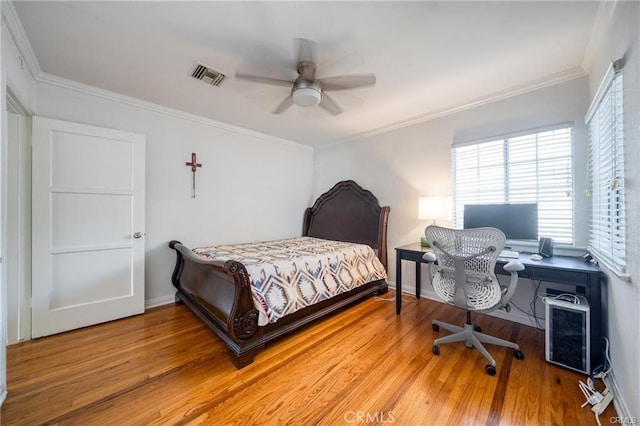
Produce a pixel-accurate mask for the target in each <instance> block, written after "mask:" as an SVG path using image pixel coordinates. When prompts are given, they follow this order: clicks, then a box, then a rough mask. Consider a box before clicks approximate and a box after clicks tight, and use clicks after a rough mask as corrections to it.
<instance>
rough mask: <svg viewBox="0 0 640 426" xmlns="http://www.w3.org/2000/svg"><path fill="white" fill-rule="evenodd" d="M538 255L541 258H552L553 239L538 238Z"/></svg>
mask: <svg viewBox="0 0 640 426" xmlns="http://www.w3.org/2000/svg"><path fill="white" fill-rule="evenodd" d="M538 254H539V255H540V256H542V257H553V238H540V243H539V244H538Z"/></svg>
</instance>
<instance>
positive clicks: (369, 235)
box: [302, 180, 390, 269]
mask: <svg viewBox="0 0 640 426" xmlns="http://www.w3.org/2000/svg"><path fill="white" fill-rule="evenodd" d="M389 211H390V208H389V207H387V206H385V207H380V203H379V202H378V199H377V198H376V197H375V195H373V194H372V193H371V192H370V191H367V190H366V189H363V188H362V187H361V186H360V185H358V184H357V183H355V182H354V181H352V180H344V181H341V182H338V183H337V184H335V186H334V187H333V188H331V189H330V190H329V191H327V192H325V193H324V194H322V195H321V196H320V197H318V199H317V200H316V202H315V204H314V205H313V207H309V208H307V210H306V211H305V214H304V223H303V226H302V235H303V236H309V237H316V238H324V239H327V240H338V241H349V242H352V243H360V244H368V245H369V246H371V247H372V248H373V249H374V250H375V251H376V253H377V255H378V258H379V259H380V262H382V264H383V265H384V267H385V269H386V268H387V223H388V221H389Z"/></svg>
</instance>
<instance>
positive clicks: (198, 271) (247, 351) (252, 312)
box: [169, 240, 264, 368]
mask: <svg viewBox="0 0 640 426" xmlns="http://www.w3.org/2000/svg"><path fill="white" fill-rule="evenodd" d="M169 247H170V248H172V249H174V250H175V251H176V266H175V268H174V271H173V274H172V276H171V281H172V282H173V285H174V287H176V289H177V292H176V300H179V301H181V302H183V303H185V304H186V305H187V306H189V307H190V308H191V310H193V311H194V312H195V313H196V315H198V316H199V317H200V319H202V320H203V321H204V322H205V323H206V324H207V325H208V326H209V327H211V329H212V330H213V331H214V332H215V333H216V334H217V335H218V336H219V337H220V338H221V339H222V340H223V341H224V342H225V343H226V345H227V348H228V349H229V353H230V354H231V360H232V362H233V364H234V365H235V366H236V368H242V367H244V366H245V365H248V364H250V363H251V362H253V359H254V357H255V355H256V354H257V353H258V352H259V351H260V350H261V349H262V348H263V347H264V340H263V338H262V329H261V327H259V326H258V311H257V310H256V309H255V307H254V305H253V300H252V298H251V288H250V285H251V281H250V278H249V274H248V273H247V270H246V269H245V267H244V265H242V264H241V263H239V262H235V261H232V260H229V261H226V262H219V261H211V260H206V259H203V258H201V257H199V256H196V255H195V254H193V253H192V252H191V250H189V249H188V248H187V247H185V246H184V245H182V243H180V242H179V241H176V240H173V241H171V242H169Z"/></svg>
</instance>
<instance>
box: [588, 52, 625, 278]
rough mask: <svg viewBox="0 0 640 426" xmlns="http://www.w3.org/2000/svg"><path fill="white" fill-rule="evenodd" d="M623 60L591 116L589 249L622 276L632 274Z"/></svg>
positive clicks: (613, 70)
mask: <svg viewBox="0 0 640 426" xmlns="http://www.w3.org/2000/svg"><path fill="white" fill-rule="evenodd" d="M622 66H623V62H622V60H618V61H615V62H612V63H611V65H610V66H609V68H608V69H607V72H606V73H605V76H604V78H603V80H602V82H601V84H600V87H599V88H598V91H597V92H596V95H595V96H594V98H593V101H592V103H591V106H590V107H589V110H588V111H587V114H586V116H585V123H586V125H587V135H588V137H587V145H588V155H589V160H588V164H587V175H588V189H587V195H588V197H589V198H590V200H591V204H590V207H591V208H590V215H589V234H588V241H587V248H588V250H589V253H590V254H591V255H592V256H594V258H595V259H597V260H598V261H599V262H602V263H604V264H605V265H606V266H607V267H608V268H609V269H610V270H611V271H613V272H614V273H615V274H616V275H618V276H620V277H626V276H627V254H626V199H625V198H626V197H625V190H624V188H625V182H624V172H625V167H624V132H623V131H624V104H623V102H624V99H623V84H624V81H623V73H622Z"/></svg>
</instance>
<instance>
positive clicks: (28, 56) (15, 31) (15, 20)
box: [2, 1, 42, 80]
mask: <svg viewBox="0 0 640 426" xmlns="http://www.w3.org/2000/svg"><path fill="white" fill-rule="evenodd" d="M2 19H4V21H5V22H6V24H7V29H8V30H9V34H11V37H12V38H13V41H14V42H15V44H16V47H17V48H18V51H19V52H20V54H21V55H22V59H24V62H25V63H26V64H27V69H28V70H29V74H31V77H32V78H33V79H34V80H37V79H38V77H40V75H41V74H42V68H40V63H38V58H36V55H35V53H33V49H32V48H31V43H29V37H27V33H26V32H25V31H24V27H23V26H22V22H21V21H20V18H19V17H18V13H17V12H16V9H15V7H14V6H13V2H11V1H2Z"/></svg>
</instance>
